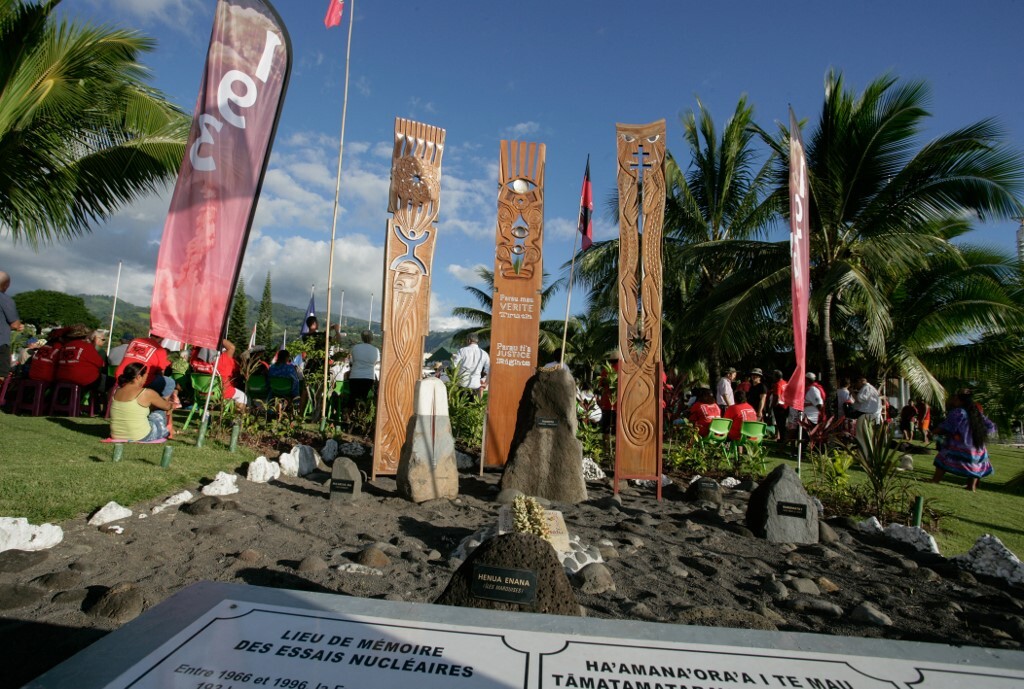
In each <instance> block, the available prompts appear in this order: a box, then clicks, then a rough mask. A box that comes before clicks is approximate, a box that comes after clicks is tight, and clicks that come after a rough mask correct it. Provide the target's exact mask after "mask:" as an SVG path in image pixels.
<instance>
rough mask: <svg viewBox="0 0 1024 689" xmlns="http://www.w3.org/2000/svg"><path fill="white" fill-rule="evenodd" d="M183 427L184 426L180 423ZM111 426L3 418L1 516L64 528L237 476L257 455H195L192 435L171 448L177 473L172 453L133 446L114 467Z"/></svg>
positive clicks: (212, 446) (221, 451) (220, 451)
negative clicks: (112, 508) (225, 474)
mask: <svg viewBox="0 0 1024 689" xmlns="http://www.w3.org/2000/svg"><path fill="white" fill-rule="evenodd" d="M178 423H181V421H179V422H178ZM108 430H109V426H108V424H107V422H106V421H105V420H104V419H88V418H80V419H71V418H62V417H28V416H13V415H11V414H5V413H0V442H2V447H3V452H2V459H0V516H4V517H27V518H28V519H29V521H30V522H32V523H33V524H36V523H41V522H59V521H63V520H65V519H71V518H73V517H76V516H78V515H81V514H86V513H89V512H92V511H93V510H95V509H96V508H97V507H101V506H103V505H105V504H106V503H107V502H109V501H111V500H115V501H117V502H118V503H120V504H121V505H125V506H131V505H134V504H136V503H139V502H143V501H145V500H150V499H152V498H155V497H158V496H161V495H166V494H169V493H171V492H174V491H176V490H178V489H181V488H183V487H189V488H192V487H194V485H195V483H196V482H197V481H198V480H199V479H201V478H203V477H210V478H212V477H213V476H214V475H215V474H216V473H217V472H218V471H231V470H233V469H235V468H236V467H238V466H239V465H240V464H241V463H242V462H246V461H249V460H251V459H253V458H254V457H255V454H254V453H253V452H251V451H249V450H248V449H246V448H243V447H239V448H238V452H236V453H234V454H232V453H230V452H228V450H227V448H226V447H224V445H222V444H220V443H217V442H213V441H209V440H208V441H207V443H206V445H205V447H203V448H202V449H200V448H197V447H195V436H194V435H193V434H192V433H191V432H190V433H189V435H188V436H186V437H183V438H182V439H181V440H173V441H171V442H170V443H169V446H170V447H173V448H174V455H173V459H172V460H171V466H170V467H169V468H168V469H164V468H162V467H161V466H160V457H161V453H162V452H163V448H164V447H165V446H164V445H126V446H125V448H124V456H123V459H122V460H121V461H120V462H118V463H114V462H113V461H112V455H113V445H109V444H105V443H101V442H100V440H101V439H102V438H104V437H106V436H107V435H108Z"/></svg>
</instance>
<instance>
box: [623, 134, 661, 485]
mask: <svg viewBox="0 0 1024 689" xmlns="http://www.w3.org/2000/svg"><path fill="white" fill-rule="evenodd" d="M615 132H616V140H617V144H618V162H619V170H618V186H619V349H620V352H621V355H620V359H619V377H618V381H619V382H618V397H617V402H616V409H617V411H618V419H617V421H616V429H615V478H616V483H615V485H616V490H618V480H619V479H628V478H644V479H657V480H658V482H657V485H658V489H657V490H658V498H659V499H660V498H661V481H660V479H661V436H662V433H661V430H662V413H661V375H662V360H661V283H662V265H661V240H662V225H663V223H664V219H665V120H659V121H658V122H653V123H651V124H645V125H627V124H617V125H616V126H615Z"/></svg>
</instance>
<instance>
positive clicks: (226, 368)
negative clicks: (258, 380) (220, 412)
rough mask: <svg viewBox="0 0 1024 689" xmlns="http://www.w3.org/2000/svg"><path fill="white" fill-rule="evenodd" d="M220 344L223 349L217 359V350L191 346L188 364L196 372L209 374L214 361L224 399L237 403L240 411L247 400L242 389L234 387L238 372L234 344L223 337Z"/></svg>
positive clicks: (211, 372)
mask: <svg viewBox="0 0 1024 689" xmlns="http://www.w3.org/2000/svg"><path fill="white" fill-rule="evenodd" d="M221 346H222V347H223V348H224V349H223V351H221V354H220V358H219V359H218V358H217V352H215V351H213V350H212V349H206V348H205V347H193V348H192V356H190V357H189V361H188V365H189V366H190V367H191V368H192V370H193V371H195V372H196V373H203V374H206V375H208V376H209V375H212V374H213V365H214V362H215V361H216V362H217V375H218V376H220V380H221V390H222V391H223V393H224V399H226V400H231V401H232V402H234V403H235V404H237V405H238V406H239V407H240V408H241V409H240V410H239V411H241V410H243V409H244V408H245V405H246V404H248V403H249V400H248V398H247V397H246V396H245V393H244V392H243V391H241V390H239V389H238V388H236V387H235V376H236V375H237V373H238V364H237V363H236V362H235V345H234V344H232V342H231V341H230V340H227V339H224V340H221Z"/></svg>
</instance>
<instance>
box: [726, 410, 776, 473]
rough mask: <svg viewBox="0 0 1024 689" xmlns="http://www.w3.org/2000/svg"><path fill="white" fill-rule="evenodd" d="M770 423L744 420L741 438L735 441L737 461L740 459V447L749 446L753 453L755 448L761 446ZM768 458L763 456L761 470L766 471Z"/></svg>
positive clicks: (749, 451) (734, 447)
mask: <svg viewBox="0 0 1024 689" xmlns="http://www.w3.org/2000/svg"><path fill="white" fill-rule="evenodd" d="M767 430H768V424H766V423H763V422H761V421H744V422H743V424H742V425H741V426H740V438H739V441H738V442H735V443H733V451H734V453H735V458H736V461H737V462H739V459H740V456H739V455H740V447H745V448H747V452H748V453H751V454H753V452H754V450H756V449H757V448H758V447H760V446H761V441H763V440H764V436H765V433H767ZM766 462H767V458H766V457H763V456H762V458H761V470H762V471H764V469H765V468H766Z"/></svg>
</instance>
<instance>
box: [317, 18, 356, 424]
mask: <svg viewBox="0 0 1024 689" xmlns="http://www.w3.org/2000/svg"><path fill="white" fill-rule="evenodd" d="M355 23H356V0H349V15H348V43H347V44H346V46H345V86H344V91H343V95H342V99H341V136H340V138H339V141H338V180H337V184H336V185H335V187H334V215H333V217H332V219H331V250H330V254H331V255H330V259H329V260H328V262H327V322H326V323H325V326H324V327H325V330H324V332H325V335H324V399H323V404H322V405H321V407H320V419H321V421H323V420H324V419H326V418H327V392H328V391H327V374H328V371H330V352H331V288H332V287H333V286H334V239H335V236H336V234H337V231H338V200H339V198H340V197H341V161H342V158H343V156H344V153H345V118H346V117H347V116H348V78H349V66H350V65H351V64H352V60H351V57H352V27H353V25H355ZM341 299H342V302H341V305H342V308H344V307H345V292H344V291H343V292H342V293H341ZM338 325H339V327H340V326H341V315H340V314H339V315H338Z"/></svg>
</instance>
